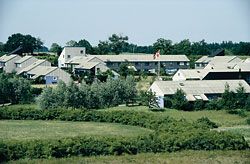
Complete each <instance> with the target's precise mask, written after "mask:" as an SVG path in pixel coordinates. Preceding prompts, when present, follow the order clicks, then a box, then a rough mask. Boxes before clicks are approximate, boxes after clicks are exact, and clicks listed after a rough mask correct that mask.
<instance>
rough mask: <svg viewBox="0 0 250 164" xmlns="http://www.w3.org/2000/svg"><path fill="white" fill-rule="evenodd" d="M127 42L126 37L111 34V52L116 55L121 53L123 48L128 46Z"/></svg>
mask: <svg viewBox="0 0 250 164" xmlns="http://www.w3.org/2000/svg"><path fill="white" fill-rule="evenodd" d="M127 40H128V36H122V35H117V34H112V36H111V37H109V41H110V48H111V52H113V53H115V54H116V55H118V54H120V53H122V50H123V49H124V47H125V46H126V45H127V44H128V43H127V42H126V41H127Z"/></svg>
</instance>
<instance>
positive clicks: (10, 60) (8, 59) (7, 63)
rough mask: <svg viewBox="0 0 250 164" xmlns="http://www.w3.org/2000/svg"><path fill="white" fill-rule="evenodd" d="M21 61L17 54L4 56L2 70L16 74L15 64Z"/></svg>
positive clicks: (1, 64) (1, 58)
mask: <svg viewBox="0 0 250 164" xmlns="http://www.w3.org/2000/svg"><path fill="white" fill-rule="evenodd" d="M19 59H21V56H19V55H16V54H12V55H3V56H1V57H0V68H2V69H3V71H5V72H6V73H12V72H15V69H16V65H15V62H16V61H17V60H19Z"/></svg>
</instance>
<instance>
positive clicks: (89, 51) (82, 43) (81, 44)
mask: <svg viewBox="0 0 250 164" xmlns="http://www.w3.org/2000/svg"><path fill="white" fill-rule="evenodd" d="M77 46H79V47H85V48H86V53H87V54H93V47H92V46H91V44H90V43H89V42H88V41H87V40H85V39H82V40H80V41H79V42H78V43H77Z"/></svg>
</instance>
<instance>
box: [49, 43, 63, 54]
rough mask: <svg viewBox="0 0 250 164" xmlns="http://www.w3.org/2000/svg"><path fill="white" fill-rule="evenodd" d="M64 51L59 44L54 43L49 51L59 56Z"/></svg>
mask: <svg viewBox="0 0 250 164" xmlns="http://www.w3.org/2000/svg"><path fill="white" fill-rule="evenodd" d="M62 50H63V48H62V47H61V46H60V45H59V44H57V43H52V45H51V47H50V49H49V51H50V52H54V53H56V54H57V55H60V54H61V52H62Z"/></svg>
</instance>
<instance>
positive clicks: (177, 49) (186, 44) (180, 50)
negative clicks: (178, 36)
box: [173, 39, 192, 55]
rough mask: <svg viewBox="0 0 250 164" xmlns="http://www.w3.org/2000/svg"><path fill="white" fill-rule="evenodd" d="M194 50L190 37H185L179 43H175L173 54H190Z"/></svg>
mask: <svg viewBox="0 0 250 164" xmlns="http://www.w3.org/2000/svg"><path fill="white" fill-rule="evenodd" d="M191 52H192V49H191V42H190V41H189V39H184V40H182V41H180V42H179V43H176V44H174V47H173V54H185V55H190V54H191Z"/></svg>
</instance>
